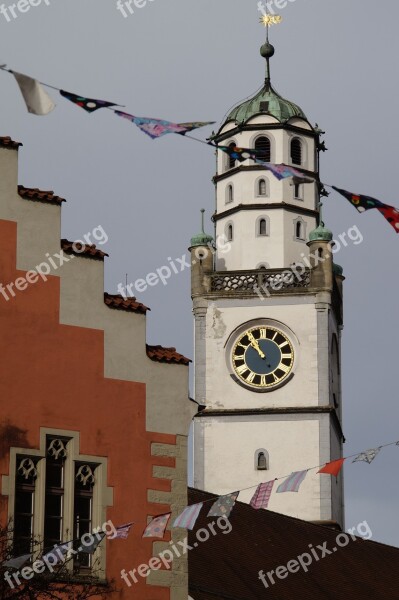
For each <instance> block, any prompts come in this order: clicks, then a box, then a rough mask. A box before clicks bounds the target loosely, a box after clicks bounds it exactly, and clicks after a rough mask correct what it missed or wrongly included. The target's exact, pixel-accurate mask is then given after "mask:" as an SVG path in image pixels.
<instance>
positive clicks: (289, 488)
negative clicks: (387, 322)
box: [277, 470, 307, 494]
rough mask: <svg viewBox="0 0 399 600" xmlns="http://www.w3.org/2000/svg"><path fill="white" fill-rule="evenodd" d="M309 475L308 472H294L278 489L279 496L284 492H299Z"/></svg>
mask: <svg viewBox="0 0 399 600" xmlns="http://www.w3.org/2000/svg"><path fill="white" fill-rule="evenodd" d="M306 475H307V470H306V471H294V472H293V473H291V475H290V476H289V477H287V479H286V480H285V481H283V483H282V484H280V485H279V486H278V488H277V494H282V493H283V492H298V490H299V486H300V485H301V483H302V481H303V480H304V479H305V477H306Z"/></svg>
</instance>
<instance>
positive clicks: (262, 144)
mask: <svg viewBox="0 0 399 600" xmlns="http://www.w3.org/2000/svg"><path fill="white" fill-rule="evenodd" d="M255 150H257V151H258V153H259V154H258V158H259V159H260V160H263V161H264V162H270V160H271V144H270V140H269V138H268V137H266V136H262V137H258V138H256V140H255Z"/></svg>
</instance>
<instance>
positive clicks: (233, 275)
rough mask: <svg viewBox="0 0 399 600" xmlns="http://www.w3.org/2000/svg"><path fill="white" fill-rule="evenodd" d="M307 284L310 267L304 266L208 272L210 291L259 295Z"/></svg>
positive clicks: (302, 286)
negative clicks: (305, 267) (298, 267)
mask: <svg viewBox="0 0 399 600" xmlns="http://www.w3.org/2000/svg"><path fill="white" fill-rule="evenodd" d="M309 286H310V269H304V268H301V269H296V268H295V267H293V268H292V269H289V268H287V269H267V270H265V269H260V270H254V271H218V272H216V273H210V292H234V293H240V292H241V293H243V294H258V295H259V294H262V293H270V294H272V293H278V292H281V291H285V290H295V289H301V288H308V287H309Z"/></svg>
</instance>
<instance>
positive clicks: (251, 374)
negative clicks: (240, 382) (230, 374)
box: [246, 371, 256, 383]
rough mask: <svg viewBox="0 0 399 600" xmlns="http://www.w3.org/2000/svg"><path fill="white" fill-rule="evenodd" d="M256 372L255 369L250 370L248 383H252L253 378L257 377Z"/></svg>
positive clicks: (247, 378)
mask: <svg viewBox="0 0 399 600" xmlns="http://www.w3.org/2000/svg"><path fill="white" fill-rule="evenodd" d="M255 376H256V373H254V372H253V371H251V372H250V374H249V375H248V377H246V381H247V383H252V382H253V380H254V379H255Z"/></svg>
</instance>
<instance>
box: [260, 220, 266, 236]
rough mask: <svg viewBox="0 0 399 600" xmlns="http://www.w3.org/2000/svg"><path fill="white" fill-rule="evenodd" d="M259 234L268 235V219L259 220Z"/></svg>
mask: <svg viewBox="0 0 399 600" xmlns="http://www.w3.org/2000/svg"><path fill="white" fill-rule="evenodd" d="M259 235H267V223H266V219H261V220H260V221H259Z"/></svg>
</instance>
